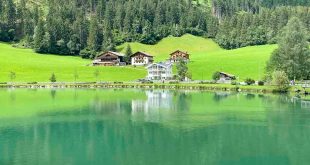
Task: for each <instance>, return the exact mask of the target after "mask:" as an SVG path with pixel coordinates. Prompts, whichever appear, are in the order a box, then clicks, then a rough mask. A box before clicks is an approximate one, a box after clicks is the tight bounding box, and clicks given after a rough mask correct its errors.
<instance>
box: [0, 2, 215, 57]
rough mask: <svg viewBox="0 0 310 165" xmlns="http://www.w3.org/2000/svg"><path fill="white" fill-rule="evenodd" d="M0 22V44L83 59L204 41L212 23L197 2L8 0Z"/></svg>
mask: <svg viewBox="0 0 310 165" xmlns="http://www.w3.org/2000/svg"><path fill="white" fill-rule="evenodd" d="M0 17H1V20H0V40H1V41H6V42H10V41H18V42H20V44H22V45H23V46H25V47H31V48H34V50H35V51H36V52H39V53H53V54H62V55H77V54H80V53H81V54H82V55H83V57H91V56H93V55H94V52H98V51H104V50H115V46H116V45H119V44H121V43H124V42H132V41H137V42H141V43H145V44H155V43H156V42H158V41H159V40H161V39H162V38H164V37H166V36H169V35H173V36H181V35H183V34H185V33H190V34H194V35H199V36H203V35H206V34H207V28H208V24H207V22H209V21H208V19H209V20H211V15H210V14H208V13H207V10H204V9H203V8H202V7H200V6H199V4H197V3H195V4H194V3H192V0H173V1H171V0H113V1H112V0H48V1H37V2H33V1H31V0H18V1H17V2H15V1H13V0H4V1H0ZM208 17H209V18H208Z"/></svg>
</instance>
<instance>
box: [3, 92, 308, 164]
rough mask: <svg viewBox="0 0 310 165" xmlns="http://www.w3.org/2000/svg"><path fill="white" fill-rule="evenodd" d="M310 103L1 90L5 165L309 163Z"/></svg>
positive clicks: (213, 95) (231, 97)
mask: <svg viewBox="0 0 310 165" xmlns="http://www.w3.org/2000/svg"><path fill="white" fill-rule="evenodd" d="M309 153H310V103H309V102H308V101H302V100H298V99H292V98H291V97H288V96H276V95H256V94H237V93H224V92H219V93H210V92H189V91H179V92H177V91H163V90H155V91H143V90H111V89H109V90H86V89H85V90H73V89H66V90H24V89H21V90H0V164H1V165H14V164H16V165H17V164H18V165H19V164H22V165H24V164H25V165H27V164H29V165H36V164H40V165H41V164H44V165H54V164H55V165H58V164H59V165H60V164H61V165H62V164H63V165H70V164H72V165H84V164H87V165H88V164H94V165H97V164H107V165H122V164H124V165H152V164H154V165H157V164H160V165H182V164H184V165H189V164H190V165H196V164H197V165H201V164H219V165H226V164H227V165H234V164H236V165H243V164H244V165H245V164H251V165H252V164H259V165H260V164H279V165H280V164H281V165H283V164H284V165H285V164H293V165H302V164H310V158H309V156H308V155H309Z"/></svg>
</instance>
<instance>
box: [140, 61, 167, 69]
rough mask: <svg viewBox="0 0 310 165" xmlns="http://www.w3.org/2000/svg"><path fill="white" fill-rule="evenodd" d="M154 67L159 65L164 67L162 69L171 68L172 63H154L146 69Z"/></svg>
mask: <svg viewBox="0 0 310 165" xmlns="http://www.w3.org/2000/svg"><path fill="white" fill-rule="evenodd" d="M154 65H159V66H162V67H164V68H168V67H171V65H172V64H171V63H168V62H159V63H153V64H150V65H148V66H147V67H146V68H150V67H152V66H154Z"/></svg>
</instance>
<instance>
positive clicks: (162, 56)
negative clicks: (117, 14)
mask: <svg viewBox="0 0 310 165" xmlns="http://www.w3.org/2000/svg"><path fill="white" fill-rule="evenodd" d="M130 45H131V47H132V49H133V51H138V50H140V51H144V52H147V53H150V54H152V55H154V56H156V58H155V61H164V60H166V59H168V58H169V54H170V53H172V52H173V51H175V50H177V49H180V50H183V51H187V52H189V53H190V54H191V62H190V64H189V67H190V71H191V73H192V75H193V79H195V80H201V79H211V78H212V74H213V73H214V72H216V71H224V72H227V73H231V74H234V75H236V76H238V77H239V78H240V80H243V79H246V78H254V79H255V80H259V79H262V78H263V76H264V72H265V67H266V62H267V61H268V60H269V58H270V55H271V53H272V51H273V50H274V49H276V45H263V46H251V47H245V48H240V49H235V50H224V49H222V48H220V47H219V46H218V45H217V44H216V43H215V42H214V41H212V40H211V39H205V38H201V37H195V36H192V35H184V36H182V37H180V38H177V37H169V38H166V39H164V40H162V41H161V42H159V43H158V44H156V45H144V44H140V43H130ZM126 46H127V44H124V45H122V46H120V47H119V50H120V51H125V47H126Z"/></svg>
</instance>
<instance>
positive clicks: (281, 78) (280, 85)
mask: <svg viewBox="0 0 310 165" xmlns="http://www.w3.org/2000/svg"><path fill="white" fill-rule="evenodd" d="M272 84H273V85H275V86H277V89H276V92H287V91H288V89H289V87H290V86H289V79H288V76H287V74H286V73H285V72H284V71H275V72H273V74H272Z"/></svg>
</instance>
